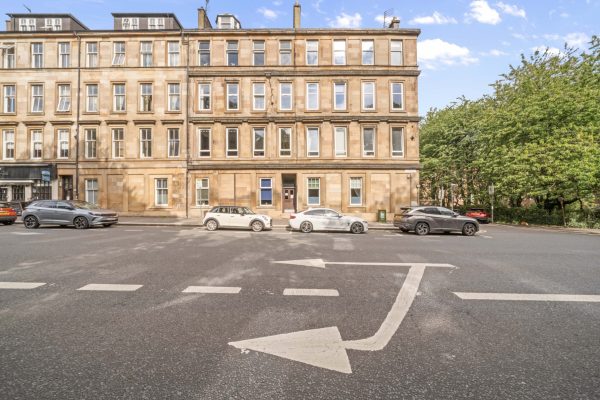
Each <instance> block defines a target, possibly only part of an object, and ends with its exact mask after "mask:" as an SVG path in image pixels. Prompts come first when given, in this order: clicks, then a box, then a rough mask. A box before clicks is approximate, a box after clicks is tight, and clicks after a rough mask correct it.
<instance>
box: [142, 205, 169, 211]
mask: <svg viewBox="0 0 600 400" xmlns="http://www.w3.org/2000/svg"><path fill="white" fill-rule="evenodd" d="M172 208H173V207H170V206H168V205H164V206H157V205H154V206H152V207H148V210H171V209H172Z"/></svg>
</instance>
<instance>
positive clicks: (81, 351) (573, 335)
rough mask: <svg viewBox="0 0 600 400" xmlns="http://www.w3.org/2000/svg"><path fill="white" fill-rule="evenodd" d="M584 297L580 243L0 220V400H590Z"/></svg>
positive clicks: (599, 249) (547, 236)
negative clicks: (33, 226)
mask: <svg viewBox="0 0 600 400" xmlns="http://www.w3.org/2000/svg"><path fill="white" fill-rule="evenodd" d="M305 259H316V260H319V259H322V260H323V261H324V262H338V263H340V264H324V265H321V264H320V262H319V261H312V262H311V263H312V265H315V266H305V265H294V264H277V263H273V261H286V260H305ZM369 263H383V264H384V265H368V264H369ZM386 263H402V264H406V265H388V264H386ZM432 264H451V265H452V267H448V266H446V267H444V266H425V265H432ZM319 266H324V267H325V268H319ZM420 268H421V269H420ZM422 268H424V272H423V270H422ZM409 271H410V272H409ZM419 271H420V272H419ZM419 273H422V279H421V280H419V279H418V278H420V276H419ZM407 275H410V276H409V277H408V278H407ZM415 279H416V280H415ZM24 282H25V283H39V284H40V285H39V286H38V287H35V288H31V289H12V288H7V287H10V286H11V285H12V286H15V285H17V286H18V285H20V284H22V283H24ZM415 282H416V285H415ZM90 284H109V285H117V284H118V285H138V286H133V287H123V286H109V287H96V289H98V288H101V289H110V290H78V289H82V288H83V289H85V288H90V287H89V286H86V285H90ZM139 285H141V286H139ZM2 287H5V288H2ZM190 287H195V288H190ZM198 287H200V288H198ZM207 287H208V289H207ZM92 288H94V287H92ZM117 289H121V290H123V289H130V290H131V291H117ZM132 289H136V290H132ZM286 289H288V290H286ZM290 289H311V290H310V291H302V290H301V291H293V290H290ZM314 289H321V291H319V290H317V291H315V290H314ZM206 290H212V291H222V292H226V293H184V291H206ZM284 293H286V295H284ZM456 293H459V294H456ZM461 293H467V294H471V295H473V294H476V296H483V297H486V296H487V297H490V295H489V293H494V294H498V293H500V294H502V296H508V297H506V298H509V297H510V296H514V295H515V294H519V295H546V296H548V295H571V296H554V297H551V299H552V300H555V301H534V300H532V299H535V296H533V297H531V296H529V297H527V296H520V297H518V298H517V300H507V299H506V298H502V299H481V300H472V299H468V298H461V297H460V296H463V297H464V296H467V295H461ZM294 294H296V295H294ZM299 294H304V295H299ZM583 295H587V296H590V297H586V298H583V297H577V296H583ZM599 295H600V236H592V235H583V234H573V233H561V232H549V231H542V230H539V231H538V230H534V229H523V228H513V227H498V226H483V231H482V232H480V233H479V234H478V235H477V236H475V237H463V236H460V235H443V234H442V235H430V236H427V237H417V236H415V235H413V234H401V233H399V232H392V231H370V232H369V233H368V234H364V235H351V234H342V233H312V234H302V233H297V232H294V233H290V232H286V231H283V230H278V231H277V230H275V231H271V232H261V233H251V232H245V231H217V232H207V231H205V230H204V229H203V228H177V227H173V228H171V227H126V226H115V227H112V228H109V229H101V228H100V229H90V230H86V231H77V230H75V229H70V228H42V229H38V230H34V231H30V230H26V229H25V228H23V227H22V226H10V227H5V226H0V398H1V399H61V400H62V399H65V400H66V399H116V398H119V399H308V398H310V399H344V400H347V399H598V398H600V302H595V301H594V300H596V299H599V298H598V297H593V296H599ZM467 297H468V296H467ZM544 299H545V300H548V299H546V298H542V300H544ZM536 300H540V299H539V298H537V299H536ZM576 300H584V301H576ZM403 312H406V313H405V314H403ZM325 328H326V329H325ZM305 331H308V333H307V332H305ZM298 332H300V333H298ZM337 332H339V333H337ZM274 335H282V336H276V337H275V338H267V339H263V340H256V341H250V342H245V341H247V340H249V339H256V338H264V337H269V336H274ZM386 335H387V336H386ZM362 339H365V340H362ZM239 342H243V343H242V344H240V343H239ZM230 343H231V344H230Z"/></svg>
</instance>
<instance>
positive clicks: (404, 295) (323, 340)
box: [229, 259, 455, 374]
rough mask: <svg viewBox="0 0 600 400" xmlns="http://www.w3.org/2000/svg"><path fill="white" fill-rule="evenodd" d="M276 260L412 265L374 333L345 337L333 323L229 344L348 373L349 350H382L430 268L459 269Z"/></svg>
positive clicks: (320, 262)
mask: <svg viewBox="0 0 600 400" xmlns="http://www.w3.org/2000/svg"><path fill="white" fill-rule="evenodd" d="M276 263H278V264H291V265H302V266H310V267H316V268H325V265H326V264H331V265H373V266H397V267H409V270H408V274H407V276H406V279H405V280H404V283H403V284H402V287H401V288H400V292H399V293H398V296H397V297H396V300H395V301H394V304H393V305H392V309H391V310H390V311H389V313H388V315H387V316H386V317H385V319H384V321H383V323H382V324H381V326H380V327H379V329H378V330H377V332H375V334H374V335H373V336H370V337H368V338H364V339H359V340H342V337H341V335H340V331H339V329H338V327H337V326H331V327H327V328H321V329H309V330H306V331H298V332H290V333H284V334H281V335H274V336H265V337H260V338H255V339H248V340H241V341H238V342H229V345H231V346H233V347H236V348H238V349H242V350H244V349H247V350H254V351H258V352H261V353H267V354H272V355H275V356H278V357H282V358H287V359H289V360H294V361H298V362H301V363H304V364H309V365H312V366H315V367H319V368H325V369H330V370H333V371H338V372H343V373H345V374H351V373H352V368H351V366H350V360H349V359H348V352H347V350H348V349H350V350H359V351H378V350H382V349H383V348H384V347H385V346H386V345H387V344H388V343H389V341H390V340H391V339H392V336H394V333H396V331H397V330H398V328H399V327H400V324H401V323H402V320H403V319H404V317H405V316H406V313H407V312H408V309H409V308H410V306H411V304H412V302H413V300H414V299H415V296H416V295H417V291H418V289H419V284H420V283H421V279H422V278H423V273H424V272H425V268H426V267H438V268H440V267H441V268H455V267H454V266H453V265H451V264H430V263H367V262H326V261H323V260H321V259H309V260H292V261H278V262H276Z"/></svg>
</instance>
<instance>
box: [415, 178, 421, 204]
mask: <svg viewBox="0 0 600 400" xmlns="http://www.w3.org/2000/svg"><path fill="white" fill-rule="evenodd" d="M415 187H416V188H417V205H418V206H419V205H421V190H420V189H421V185H420V184H419V183H417V185H416V186H415Z"/></svg>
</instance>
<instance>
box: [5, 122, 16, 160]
mask: <svg viewBox="0 0 600 400" xmlns="http://www.w3.org/2000/svg"><path fill="white" fill-rule="evenodd" d="M9 152H12V155H9V154H8V153H9ZM15 153H16V140H15V130H14V129H4V130H3V131H2V159H3V160H14V159H15Z"/></svg>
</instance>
